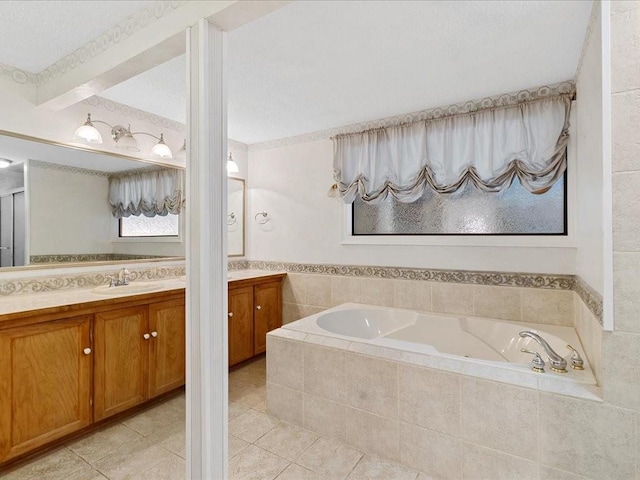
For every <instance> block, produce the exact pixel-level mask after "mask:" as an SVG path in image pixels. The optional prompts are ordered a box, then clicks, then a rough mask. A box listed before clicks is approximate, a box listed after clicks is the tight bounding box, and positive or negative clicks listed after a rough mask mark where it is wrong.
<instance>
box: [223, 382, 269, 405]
mask: <svg viewBox="0 0 640 480" xmlns="http://www.w3.org/2000/svg"><path fill="white" fill-rule="evenodd" d="M266 398H267V389H266V386H265V385H262V386H258V385H254V384H253V383H248V382H244V381H241V380H236V381H234V382H229V402H237V403H240V404H242V405H246V406H247V407H253V406H254V405H258V404H259V403H261V402H264V401H265V400H266Z"/></svg>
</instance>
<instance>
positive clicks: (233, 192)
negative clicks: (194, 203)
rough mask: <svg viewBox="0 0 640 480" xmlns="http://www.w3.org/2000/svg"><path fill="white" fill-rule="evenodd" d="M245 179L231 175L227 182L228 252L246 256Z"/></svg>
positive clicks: (230, 254) (231, 254) (236, 255)
mask: <svg viewBox="0 0 640 480" xmlns="http://www.w3.org/2000/svg"><path fill="white" fill-rule="evenodd" d="M244 206H245V191H244V180H242V179H241V178H232V177H229V182H228V184H227V232H228V237H227V254H228V255H229V256H230V257H243V256H244V229H245V224H244V218H245V216H244Z"/></svg>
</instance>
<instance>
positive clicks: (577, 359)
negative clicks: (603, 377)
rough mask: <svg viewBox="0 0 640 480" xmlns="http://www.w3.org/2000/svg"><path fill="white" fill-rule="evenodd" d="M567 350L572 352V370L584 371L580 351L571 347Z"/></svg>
mask: <svg viewBox="0 0 640 480" xmlns="http://www.w3.org/2000/svg"><path fill="white" fill-rule="evenodd" d="M567 348H568V349H569V350H571V368H573V369H574V370H584V360H582V357H581V356H580V354H579V353H578V351H577V350H576V349H575V348H573V347H572V346H571V345H567Z"/></svg>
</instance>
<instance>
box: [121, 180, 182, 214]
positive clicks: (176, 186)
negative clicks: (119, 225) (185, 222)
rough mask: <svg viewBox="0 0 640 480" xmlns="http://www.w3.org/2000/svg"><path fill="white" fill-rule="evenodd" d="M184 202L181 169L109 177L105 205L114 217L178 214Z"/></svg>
mask: <svg viewBox="0 0 640 480" xmlns="http://www.w3.org/2000/svg"><path fill="white" fill-rule="evenodd" d="M183 203H184V172H183V171H182V170H178V169H174V168H166V169H162V170H151V171H143V172H135V173H131V174H124V175H118V176H113V177H109V205H111V213H112V214H113V216H114V217H116V218H121V217H129V216H131V215H135V216H140V215H144V216H145V217H155V216H156V215H160V216H165V215H168V214H169V213H172V214H175V215H177V214H179V213H180V211H181V210H182V206H183Z"/></svg>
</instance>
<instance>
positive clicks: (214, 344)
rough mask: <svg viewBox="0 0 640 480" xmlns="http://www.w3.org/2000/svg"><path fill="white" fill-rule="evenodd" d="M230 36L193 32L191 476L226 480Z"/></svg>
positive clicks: (205, 28) (204, 26)
mask: <svg viewBox="0 0 640 480" xmlns="http://www.w3.org/2000/svg"><path fill="white" fill-rule="evenodd" d="M225 39H226V34H225V33H224V32H222V31H221V30H219V29H218V28H216V27H214V26H213V25H211V24H209V22H207V21H206V20H204V19H203V20H200V21H199V22H198V23H197V24H196V25H194V26H193V27H191V28H190V29H189V30H188V31H187V71H188V77H189V78H188V82H187V84H188V93H187V98H188V100H187V103H188V105H189V115H188V119H189V120H188V121H189V125H188V129H189V141H188V142H187V143H188V160H187V162H188V163H187V179H188V181H187V205H186V212H187V242H188V248H187V278H188V283H187V477H186V478H188V479H191V480H197V479H202V480H214V479H215V480H218V479H220V480H222V479H226V478H227V408H228V405H227V381H228V378H227V377H228V357H227V328H226V324H227V230H226V211H227V173H226V152H227V98H226V74H225V52H226V47H225Z"/></svg>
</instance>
